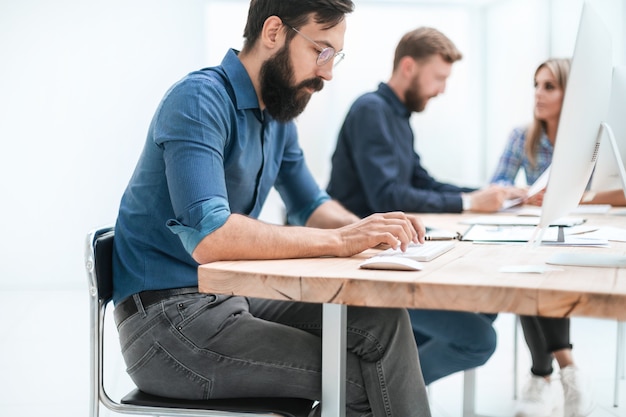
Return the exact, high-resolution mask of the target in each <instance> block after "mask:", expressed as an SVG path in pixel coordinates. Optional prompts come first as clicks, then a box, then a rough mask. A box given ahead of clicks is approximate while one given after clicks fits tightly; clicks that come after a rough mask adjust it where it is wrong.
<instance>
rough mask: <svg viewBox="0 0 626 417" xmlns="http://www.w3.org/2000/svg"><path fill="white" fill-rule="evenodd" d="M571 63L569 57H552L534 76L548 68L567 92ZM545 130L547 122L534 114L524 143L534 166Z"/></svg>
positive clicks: (525, 150)
mask: <svg viewBox="0 0 626 417" xmlns="http://www.w3.org/2000/svg"><path fill="white" fill-rule="evenodd" d="M571 64H572V60H571V59H569V58H550V59H548V60H547V61H544V62H542V63H541V64H540V65H539V66H538V67H537V69H536V70H535V75H534V77H537V73H538V72H539V70H540V69H542V68H547V69H548V70H549V71H550V72H551V73H552V75H553V76H554V78H556V82H557V84H558V86H559V87H561V89H562V90H563V92H565V88H566V87H567V77H568V76H569V70H570V67H571ZM533 79H534V78H533ZM533 113H534V112H533ZM545 130H546V125H545V122H544V121H541V120H539V119H537V117H536V116H534V114H533V121H532V122H531V123H530V126H528V129H527V131H526V143H525V145H524V153H525V154H526V157H527V158H528V161H529V162H530V164H531V165H532V166H534V165H535V163H536V155H537V150H538V149H539V140H540V139H541V135H542V134H543V132H544V131H545Z"/></svg>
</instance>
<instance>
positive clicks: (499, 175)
mask: <svg viewBox="0 0 626 417" xmlns="http://www.w3.org/2000/svg"><path fill="white" fill-rule="evenodd" d="M526 132H527V128H517V129H513V131H512V132H511V134H510V135H509V140H508V143H507V145H506V148H504V152H503V153H502V156H501V157H500V161H499V162H498V168H497V169H496V172H495V173H494V175H493V177H492V178H491V183H492V184H494V183H497V184H503V185H513V184H514V183H515V177H517V173H518V172H519V170H520V169H523V170H524V174H525V175H526V184H528V185H531V184H533V183H534V182H535V181H536V180H537V178H539V176H540V175H541V174H542V173H543V171H545V170H546V168H548V167H549V166H550V163H552V153H553V152H554V147H553V146H552V144H551V143H550V141H549V140H548V137H547V136H546V134H545V132H544V133H542V135H541V139H540V140H539V148H538V152H537V155H536V156H535V165H534V166H532V165H531V164H530V161H529V160H528V158H527V157H526V155H525V154H524V144H525V143H526Z"/></svg>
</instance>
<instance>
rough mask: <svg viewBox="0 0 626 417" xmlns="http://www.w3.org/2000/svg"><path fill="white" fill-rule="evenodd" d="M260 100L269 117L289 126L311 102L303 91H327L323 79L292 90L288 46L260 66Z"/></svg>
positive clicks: (314, 80)
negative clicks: (307, 89) (324, 89)
mask: <svg viewBox="0 0 626 417" xmlns="http://www.w3.org/2000/svg"><path fill="white" fill-rule="evenodd" d="M260 77H261V98H262V99H263V102H264V103H265V106H266V107H267V111H268V113H269V114H270V115H271V116H272V117H273V118H274V119H276V120H278V121H279V122H288V121H290V120H293V119H294V118H295V117H296V116H298V115H299V114H300V113H302V112H303V111H304V109H305V107H306V105H307V104H308V103H309V100H310V99H311V94H309V92H308V91H304V89H305V88H312V89H313V90H314V91H320V90H321V89H322V88H323V87H324V81H323V80H322V79H321V78H312V79H309V80H305V81H303V82H301V83H300V84H298V85H296V86H293V85H292V84H291V81H292V79H293V68H292V67H291V64H290V62H289V44H285V46H284V47H283V48H282V49H281V50H280V51H278V52H277V53H276V55H274V56H273V57H272V58H270V59H268V60H267V61H265V62H264V63H263V66H261V73H260Z"/></svg>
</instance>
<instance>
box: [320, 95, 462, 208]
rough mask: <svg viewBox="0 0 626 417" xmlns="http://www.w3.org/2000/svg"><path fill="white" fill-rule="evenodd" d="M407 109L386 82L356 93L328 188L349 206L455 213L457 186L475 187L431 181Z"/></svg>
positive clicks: (459, 201)
mask: <svg viewBox="0 0 626 417" xmlns="http://www.w3.org/2000/svg"><path fill="white" fill-rule="evenodd" d="M410 117H411V112H410V111H409V110H408V109H407V108H406V107H405V105H404V104H403V103H402V102H401V101H400V99H399V98H398V97H397V96H396V95H395V93H394V92H393V91H392V90H391V88H390V87H389V86H388V85H387V84H385V83H380V85H379V86H378V90H377V91H374V92H370V93H367V94H364V95H363V96H361V97H359V98H358V99H357V100H356V101H355V102H354V104H353V105H352V107H351V108H350V111H349V112H348V115H347V116H346V119H345V121H344V123H343V126H342V127H341V130H340V132H339V137H338V139H337V147H336V149H335V153H334V154H333V157H332V171H331V175H330V181H329V184H328V188H327V191H328V193H329V194H330V196H331V197H332V198H334V199H336V200H338V201H339V202H341V203H342V204H343V205H344V206H345V207H346V208H347V209H348V210H351V211H352V212H354V213H355V214H357V215H359V216H361V217H365V216H367V215H370V214H372V213H377V212H388V211H396V210H400V211H405V212H411V213H429V212H431V213H440V212H451V213H458V212H461V211H462V210H463V202H462V199H461V193H462V192H470V191H473V190H474V189H472V188H463V187H458V186H455V185H452V184H446V183H442V182H439V181H436V180H435V179H434V178H433V177H431V176H430V175H429V173H428V172H427V171H426V169H424V168H423V167H422V165H421V163H420V157H419V155H418V154H417V153H416V152H415V148H414V137H413V130H412V129H411V125H410V123H409V119H410Z"/></svg>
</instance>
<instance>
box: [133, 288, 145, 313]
mask: <svg viewBox="0 0 626 417" xmlns="http://www.w3.org/2000/svg"><path fill="white" fill-rule="evenodd" d="M133 301H135V305H136V306H137V312H138V313H141V316H142V317H144V318H145V317H146V310H144V308H143V303H142V302H141V297H140V296H139V293H137V294H133Z"/></svg>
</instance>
